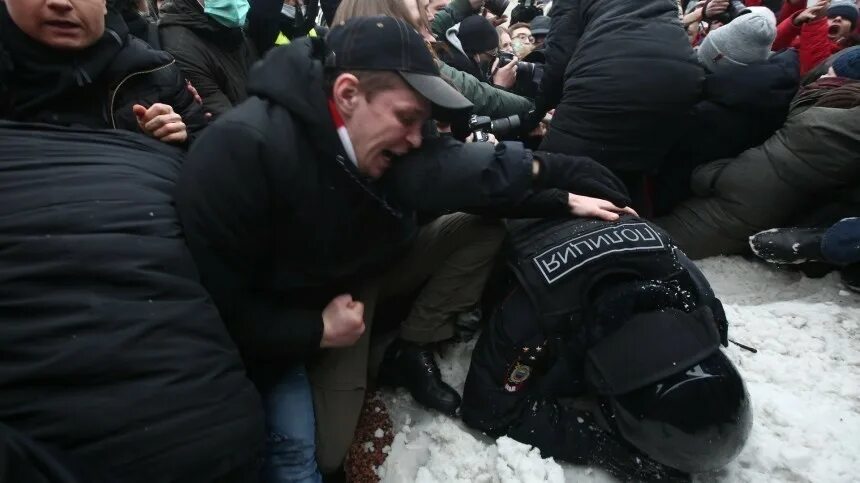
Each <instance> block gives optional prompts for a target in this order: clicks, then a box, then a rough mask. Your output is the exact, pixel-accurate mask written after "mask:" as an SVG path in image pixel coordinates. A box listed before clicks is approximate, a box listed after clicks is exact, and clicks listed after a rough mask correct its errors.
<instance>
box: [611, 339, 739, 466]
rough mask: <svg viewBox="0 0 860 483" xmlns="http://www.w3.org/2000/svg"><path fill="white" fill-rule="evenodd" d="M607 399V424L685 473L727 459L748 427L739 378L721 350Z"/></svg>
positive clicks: (648, 453) (728, 460) (720, 464)
mask: <svg viewBox="0 0 860 483" xmlns="http://www.w3.org/2000/svg"><path fill="white" fill-rule="evenodd" d="M606 401H607V403H608V404H607V405H608V409H609V411H608V412H609V414H607V416H608V418H609V419H610V421H611V423H610V424H611V425H613V426H614V427H615V429H617V431H618V432H619V433H620V434H621V436H622V437H623V438H624V439H625V440H627V441H628V442H629V443H631V444H633V445H634V446H635V447H636V448H638V449H639V450H640V451H642V452H643V453H645V454H646V455H648V456H649V457H651V458H653V459H654V460H656V461H658V462H660V463H663V464H665V465H667V466H671V467H672V468H676V469H679V470H681V471H684V472H688V473H699V472H703V471H710V470H715V469H718V468H722V467H723V466H725V465H726V464H728V463H729V462H730V461H731V460H732V459H734V458H735V457H736V456H737V455H738V454H739V453H740V452H741V450H742V449H743V447H744V444H745V443H746V441H747V438H748V437H749V433H750V429H751V427H752V410H751V408H750V400H749V395H748V394H747V391H746V388H745V387H744V383H743V380H742V379H741V377H740V375H739V374H738V372H737V370H736V369H735V367H734V365H732V363H731V361H729V360H728V359H727V358H726V356H725V354H723V352H722V351H719V350H718V351H717V352H715V353H714V354H713V355H711V356H710V357H708V358H707V359H705V360H703V361H701V362H700V363H698V364H696V365H695V366H693V367H690V368H689V369H687V370H685V371H683V372H679V373H677V374H674V375H671V376H669V377H667V378H665V379H663V380H661V381H659V382H656V383H653V384H651V385H648V386H646V387H643V388H640V389H637V390H634V391H632V392H629V393H627V394H622V395H618V396H611V397H609V398H607V400H606Z"/></svg>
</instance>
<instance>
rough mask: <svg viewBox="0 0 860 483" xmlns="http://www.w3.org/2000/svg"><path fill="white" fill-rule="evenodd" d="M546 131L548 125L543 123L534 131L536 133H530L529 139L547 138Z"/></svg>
mask: <svg viewBox="0 0 860 483" xmlns="http://www.w3.org/2000/svg"><path fill="white" fill-rule="evenodd" d="M546 129H547V124H546V123H545V122H541V123H540V124H538V126H537V127H536V128H535V129H534V131H532V132H530V133H529V137H533V138H542V137H544V136H546Z"/></svg>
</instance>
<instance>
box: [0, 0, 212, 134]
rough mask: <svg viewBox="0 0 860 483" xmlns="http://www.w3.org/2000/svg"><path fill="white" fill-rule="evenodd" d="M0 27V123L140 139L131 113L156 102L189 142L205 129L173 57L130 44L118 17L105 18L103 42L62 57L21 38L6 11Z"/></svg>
mask: <svg viewBox="0 0 860 483" xmlns="http://www.w3.org/2000/svg"><path fill="white" fill-rule="evenodd" d="M0 19H2V20H0V21H2V22H3V26H2V28H0V118H3V119H7V120H15V121H22V122H44V123H49V124H56V125H63V126H84V127H88V128H92V129H123V130H126V131H131V132H135V133H142V132H141V129H140V127H139V126H138V123H137V117H136V116H135V114H134V112H133V111H132V106H134V105H135V104H141V105H143V106H145V107H149V106H150V105H152V104H155V103H157V102H159V103H163V104H168V105H170V106H171V107H172V108H173V110H174V111H175V112H176V113H178V114H180V115H181V116H182V121H183V122H184V123H185V125H186V128H187V130H188V133H189V135H190V136H191V137H193V136H194V135H196V134H197V133H199V132H200V131H201V130H202V129H203V128H204V127H206V124H207V121H206V118H205V117H204V115H203V110H202V108H201V106H200V105H199V104H197V103H196V102H195V101H194V98H193V97H192V96H191V94H190V93H189V92H188V88H187V85H186V81H185V78H184V77H183V75H182V72H181V71H180V69H179V67H178V66H177V65H176V61H175V60H174V59H173V57H171V56H170V54H168V53H167V52H163V51H160V50H155V49H153V48H152V47H150V46H149V45H147V44H146V43H145V42H143V41H142V40H140V39H138V38H135V37H133V36H130V35H129V29H128V26H127V25H126V23H125V21H124V20H123V19H122V17H121V16H120V14H118V13H115V12H113V11H110V12H108V14H107V16H106V17H105V21H106V25H105V27H106V32H105V34H104V36H103V38H102V39H101V40H100V41H99V42H97V43H96V44H95V45H93V46H92V47H90V48H88V49H86V50H84V51H81V52H78V53H74V54H72V53H69V54H68V55H66V54H60V55H58V53H57V52H56V51H53V50H52V49H50V48H48V47H45V46H42V45H40V44H38V43H37V42H35V41H32V40H31V39H30V38H29V37H27V36H26V34H24V33H23V32H21V31H20V30H19V29H18V27H16V26H15V25H14V24H13V23H12V22H11V20H10V19H9V18H8V14H7V13H6V7H5V4H3V5H0ZM4 50H5V51H7V52H8V54H4V52H3V51H4Z"/></svg>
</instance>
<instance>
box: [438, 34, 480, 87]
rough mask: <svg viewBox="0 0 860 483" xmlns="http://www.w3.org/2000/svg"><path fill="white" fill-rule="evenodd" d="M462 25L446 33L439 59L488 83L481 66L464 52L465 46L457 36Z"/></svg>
mask: <svg viewBox="0 0 860 483" xmlns="http://www.w3.org/2000/svg"><path fill="white" fill-rule="evenodd" d="M459 32H460V24H457V25H455V26H453V27H451V28H449V29H448V31H447V32H446V33H445V41H444V44H443V45H444V48H442V49H440V50H441V52H439V58H440V59H441V60H442V62H445V63H446V64H448V65H450V66H451V67H453V68H455V69H457V70H460V71H463V72H465V73H467V74H469V75H472V76H474V77H476V78H477V79H478V80H480V81H481V82H486V81H487V76H486V74H485V73H484V72H482V71H481V68H480V66H479V65H478V64H477V63H476V62H475V61H474V60H473V59H472V57H470V56H469V54H467V53H466V51H465V50H463V44H462V43H461V42H460V38H459V37H458V36H457V34H459Z"/></svg>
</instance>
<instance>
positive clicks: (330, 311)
mask: <svg viewBox="0 0 860 483" xmlns="http://www.w3.org/2000/svg"><path fill="white" fill-rule="evenodd" d="M322 319H323V336H322V340H321V341H320V347H322V348H330V347H349V346H351V345H353V344H355V342H356V341H357V340H358V338H359V337H361V334H363V333H364V304H362V303H361V302H358V301H356V300H353V299H352V295H349V294H344V295H338V296H337V297H335V298H334V299H333V300H332V301H331V302H329V304H328V306H326V308H325V309H324V310H323V313H322Z"/></svg>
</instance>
